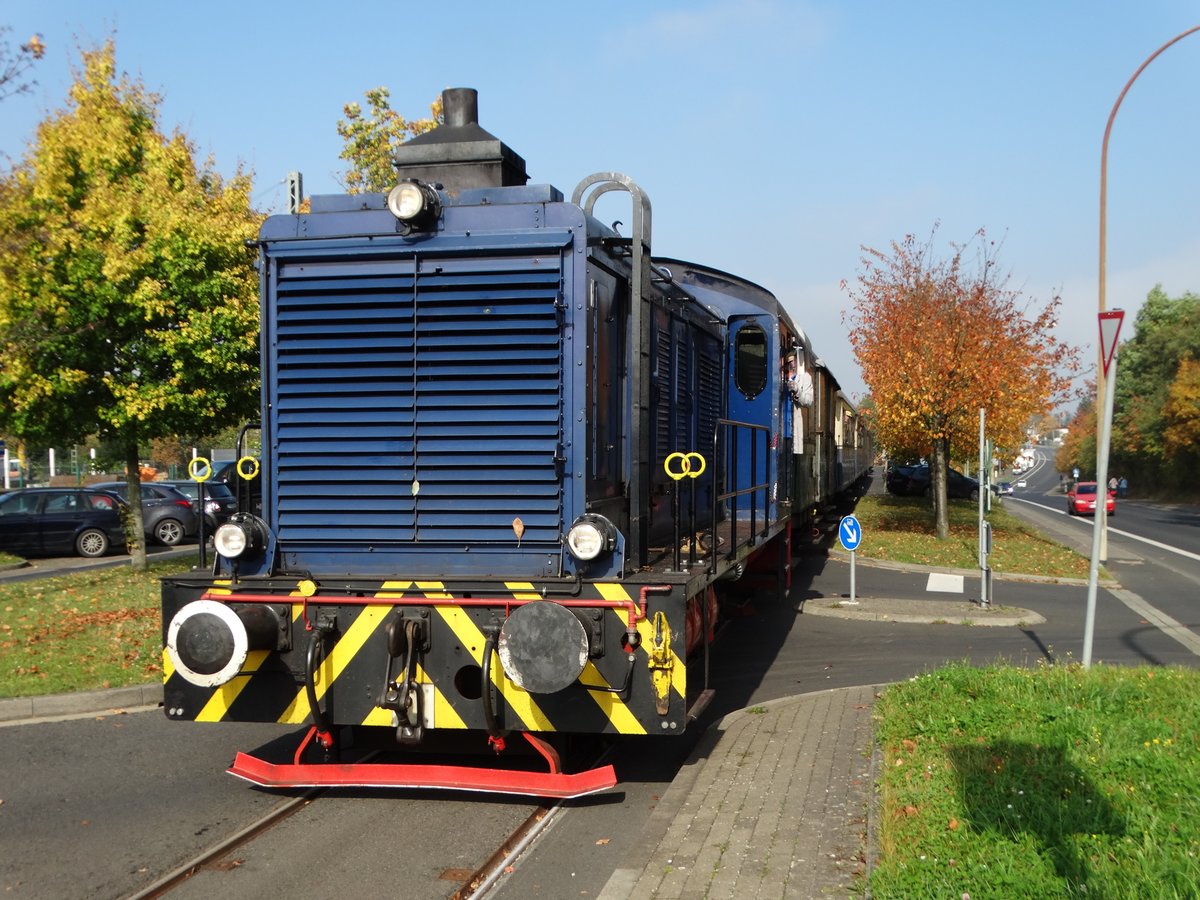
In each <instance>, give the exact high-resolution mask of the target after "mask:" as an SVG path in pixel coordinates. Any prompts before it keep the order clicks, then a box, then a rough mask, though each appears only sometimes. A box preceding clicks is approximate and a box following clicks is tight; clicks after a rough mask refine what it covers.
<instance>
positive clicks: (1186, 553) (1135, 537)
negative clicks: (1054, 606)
mask: <svg viewBox="0 0 1200 900" xmlns="http://www.w3.org/2000/svg"><path fill="white" fill-rule="evenodd" d="M1009 499H1010V500H1019V501H1020V502H1021V503H1028V504H1029V505H1030V506H1036V507H1037V508H1038V509H1044V510H1045V511H1046V512H1051V513H1055V514H1057V515H1060V516H1067V519H1068V520H1070V521H1074V520H1073V519H1072V518H1071V516H1069V515H1067V513H1066V512H1064V511H1063V510H1061V509H1054V508H1053V507H1050V506H1043V505H1042V504H1041V503H1038V502H1037V501H1035V500H1025V499H1023V498H1021V497H1009ZM1079 524H1080V525H1085V526H1086V527H1088V528H1092V527H1094V526H1092V525H1091V524H1090V523H1089V522H1082V521H1081V522H1079ZM1108 532H1109V534H1119V535H1120V536H1121V537H1127V538H1129V539H1130V540H1133V541H1141V542H1142V543H1143V544H1149V545H1150V546H1151V547H1157V548H1158V549H1159V550H1166V551H1168V552H1170V553H1177V554H1179V555H1180V556H1186V557H1187V558H1188V559H1195V560H1200V553H1192V552H1191V551H1190V550H1180V549H1179V548H1178V547H1172V546H1171V545H1170V544H1164V543H1162V542H1161V541H1155V540H1152V539H1151V538H1146V537H1142V536H1140V535H1137V534H1130V533H1129V532H1128V531H1122V530H1121V529H1120V528H1113V527H1112V526H1111V525H1109V526H1108Z"/></svg>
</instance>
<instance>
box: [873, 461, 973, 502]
mask: <svg viewBox="0 0 1200 900" xmlns="http://www.w3.org/2000/svg"><path fill="white" fill-rule="evenodd" d="M931 476H932V473H931V472H930V470H929V466H928V465H925V464H922V465H918V466H898V467H896V468H895V469H893V470H892V471H891V472H889V473H888V477H887V489H888V490H889V491H891V492H892V493H893V494H898V495H899V496H901V497H927V496H929V493H930V491H931V490H933V485H932V480H931ZM946 496H947V497H948V498H950V499H970V500H978V499H979V482H978V481H976V480H975V479H974V478H971V477H970V476H969V475H964V474H963V473H962V472H960V471H958V470H957V469H950V468H947V469H946Z"/></svg>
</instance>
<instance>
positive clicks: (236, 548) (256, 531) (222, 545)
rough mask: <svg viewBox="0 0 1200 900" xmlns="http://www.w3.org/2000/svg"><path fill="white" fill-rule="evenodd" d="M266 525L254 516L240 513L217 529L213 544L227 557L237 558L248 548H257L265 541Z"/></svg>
mask: <svg viewBox="0 0 1200 900" xmlns="http://www.w3.org/2000/svg"><path fill="white" fill-rule="evenodd" d="M265 530H266V529H265V527H264V526H263V524H262V522H261V521H259V520H258V519H256V518H254V516H251V515H246V514H244V513H243V514H239V515H236V516H234V517H233V518H232V519H230V520H229V521H228V522H226V523H225V524H224V525H222V526H221V527H220V528H218V529H217V533H216V534H215V535H213V546H214V547H215V548H216V550H217V552H218V553H219V554H221V555H222V556H224V557H225V558H226V559H237V558H238V557H239V556H241V555H242V554H244V553H245V552H246V551H247V550H257V549H259V548H260V547H262V545H263V543H264V540H263V539H264V532H265Z"/></svg>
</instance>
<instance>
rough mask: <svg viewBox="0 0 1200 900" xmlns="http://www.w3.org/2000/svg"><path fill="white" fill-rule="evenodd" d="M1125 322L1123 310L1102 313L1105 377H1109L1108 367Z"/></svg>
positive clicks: (1101, 327) (1101, 326) (1102, 351)
mask: <svg viewBox="0 0 1200 900" xmlns="http://www.w3.org/2000/svg"><path fill="white" fill-rule="evenodd" d="M1124 321H1125V310H1123V309H1113V310H1109V311H1108V312H1102V313H1100V358H1101V359H1102V360H1103V361H1104V375H1105V377H1107V376H1108V367H1109V365H1110V364H1111V363H1112V358H1113V353H1115V352H1116V349H1117V335H1119V334H1120V333H1121V323H1122V322H1124Z"/></svg>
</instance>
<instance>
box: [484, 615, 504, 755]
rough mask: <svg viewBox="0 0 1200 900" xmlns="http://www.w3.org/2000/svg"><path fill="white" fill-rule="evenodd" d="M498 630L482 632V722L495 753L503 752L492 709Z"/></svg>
mask: <svg viewBox="0 0 1200 900" xmlns="http://www.w3.org/2000/svg"><path fill="white" fill-rule="evenodd" d="M499 630H500V629H498V628H497V627H495V626H494V625H493V626H492V627H490V628H487V629H485V630H484V633H485V634H486V635H487V640H486V641H484V643H483V669H482V675H483V678H482V684H481V688H482V692H481V694H480V699H481V700H482V701H483V720H484V722H486V723H487V731H488V743H489V744H491V745H492V746H493V747H494V748H495V750H496V752H497V753H502V752H503V751H504V736H503V735H502V734H500V725H499V723H498V722H497V721H496V711H495V709H494V708H493V707H492V653H493V652H494V651H495V647H496V636H497V633H498V632H499Z"/></svg>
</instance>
